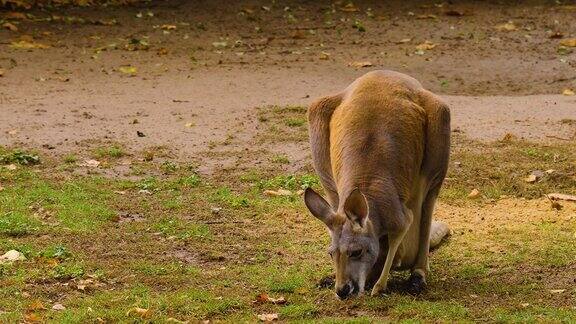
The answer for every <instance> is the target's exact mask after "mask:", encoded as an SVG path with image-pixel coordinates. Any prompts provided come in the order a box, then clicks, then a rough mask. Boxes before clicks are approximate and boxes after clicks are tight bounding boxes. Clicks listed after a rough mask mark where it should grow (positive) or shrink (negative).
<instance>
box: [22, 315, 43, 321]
mask: <svg viewBox="0 0 576 324" xmlns="http://www.w3.org/2000/svg"><path fill="white" fill-rule="evenodd" d="M40 321H42V318H40V316H38V314H36V313H28V314H26V315H24V322H26V323H34V322H40Z"/></svg>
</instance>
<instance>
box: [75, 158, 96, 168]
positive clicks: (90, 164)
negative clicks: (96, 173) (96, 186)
mask: <svg viewBox="0 0 576 324" xmlns="http://www.w3.org/2000/svg"><path fill="white" fill-rule="evenodd" d="M78 165H79V166H85V167H89V168H96V167H98V166H99V165H100V161H97V160H85V161H84V162H82V163H80V164H78Z"/></svg>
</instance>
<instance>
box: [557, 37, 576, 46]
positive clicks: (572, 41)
mask: <svg viewBox="0 0 576 324" xmlns="http://www.w3.org/2000/svg"><path fill="white" fill-rule="evenodd" d="M560 45H562V46H566V47H576V38H567V39H563V40H561V41H560Z"/></svg>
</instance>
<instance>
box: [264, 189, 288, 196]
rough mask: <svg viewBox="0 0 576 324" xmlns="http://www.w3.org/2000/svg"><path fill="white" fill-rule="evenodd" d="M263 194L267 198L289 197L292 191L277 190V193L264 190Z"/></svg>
mask: <svg viewBox="0 0 576 324" xmlns="http://www.w3.org/2000/svg"><path fill="white" fill-rule="evenodd" d="M264 194H265V195H267V196H290V195H292V191H290V190H286V189H278V191H274V190H264Z"/></svg>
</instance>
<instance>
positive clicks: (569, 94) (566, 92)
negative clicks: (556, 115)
mask: <svg viewBox="0 0 576 324" xmlns="http://www.w3.org/2000/svg"><path fill="white" fill-rule="evenodd" d="M562 94H563V95H565V96H573V95H574V91H572V90H570V89H564V91H562Z"/></svg>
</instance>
